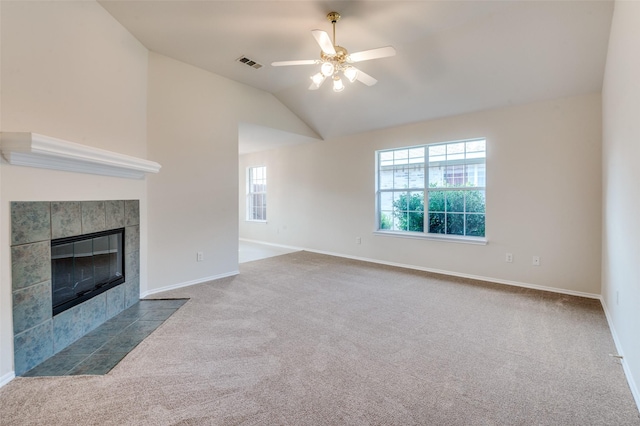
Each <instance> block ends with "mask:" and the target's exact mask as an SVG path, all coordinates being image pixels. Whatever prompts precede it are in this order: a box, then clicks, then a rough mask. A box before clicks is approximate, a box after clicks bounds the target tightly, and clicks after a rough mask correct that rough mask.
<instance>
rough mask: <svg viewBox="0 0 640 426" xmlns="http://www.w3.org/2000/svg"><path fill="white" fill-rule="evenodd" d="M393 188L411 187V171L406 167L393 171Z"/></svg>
mask: <svg viewBox="0 0 640 426" xmlns="http://www.w3.org/2000/svg"><path fill="white" fill-rule="evenodd" d="M393 187H394V188H395V189H400V188H408V187H409V170H408V169H407V168H406V167H396V168H394V170H393Z"/></svg>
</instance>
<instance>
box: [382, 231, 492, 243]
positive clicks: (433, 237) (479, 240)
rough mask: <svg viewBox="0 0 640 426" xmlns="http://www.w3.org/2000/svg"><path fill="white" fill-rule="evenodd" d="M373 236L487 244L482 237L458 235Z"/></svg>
mask: <svg viewBox="0 0 640 426" xmlns="http://www.w3.org/2000/svg"><path fill="white" fill-rule="evenodd" d="M373 234H374V235H381V236H384V237H400V238H412V239H418V240H433V241H444V242H448V243H461V244H475V245H482V246H485V245H487V244H488V243H489V241H488V240H487V239H486V238H483V237H464V236H459V235H441V234H425V233H423V232H401V231H373Z"/></svg>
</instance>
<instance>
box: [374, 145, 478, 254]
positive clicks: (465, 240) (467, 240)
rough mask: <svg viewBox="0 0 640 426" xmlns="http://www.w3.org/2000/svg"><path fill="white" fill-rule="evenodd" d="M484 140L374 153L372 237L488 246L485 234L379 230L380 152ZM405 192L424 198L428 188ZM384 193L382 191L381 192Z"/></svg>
mask: <svg viewBox="0 0 640 426" xmlns="http://www.w3.org/2000/svg"><path fill="white" fill-rule="evenodd" d="M482 139H484V140H485V141H486V139H487V138H486V137H479V138H471V139H460V140H455V141H448V142H434V143H426V144H420V145H412V146H407V147H397V148H388V149H380V150H376V151H375V167H376V188H375V192H376V196H375V212H374V214H375V227H376V229H375V230H374V231H373V235H378V236H383V237H399V238H409V239H418V240H431V241H442V242H450V243H461V244H473V245H487V244H489V239H488V238H487V236H486V234H485V236H484V237H472V236H467V235H452V234H434V233H429V232H426V231H423V232H413V231H396V230H387V229H380V192H381V190H380V189H379V184H380V180H379V176H378V173H379V171H380V164H379V161H380V155H379V154H380V152H382V151H394V150H396V149H405V148H406V149H411V148H417V147H423V146H424V147H428V146H429V145H445V144H450V143H456V142H467V141H473V140H482ZM486 160H487V158H486V148H485V157H484V159H483V161H484V163H485V164H486ZM425 164H426V168H428V163H425ZM427 179H428V175H427V174H426V173H425V181H426V180H427ZM483 188H484V190H485V192H486V190H487V187H486V185H485V186H484V187H483ZM406 190H407V191H412V190H415V191H418V190H422V191H424V192H425V196H426V194H427V193H428V188H426V186H425V188H422V189H418V188H415V189H411V188H407V189H406ZM383 191H384V190H383ZM426 212H427V210H426V209H425V213H426ZM485 217H486V208H485Z"/></svg>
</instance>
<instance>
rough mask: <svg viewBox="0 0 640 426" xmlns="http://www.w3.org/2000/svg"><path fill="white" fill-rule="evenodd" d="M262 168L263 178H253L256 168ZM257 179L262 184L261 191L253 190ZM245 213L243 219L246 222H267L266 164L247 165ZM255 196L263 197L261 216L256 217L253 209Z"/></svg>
mask: <svg viewBox="0 0 640 426" xmlns="http://www.w3.org/2000/svg"><path fill="white" fill-rule="evenodd" d="M258 169H262V173H263V175H264V177H263V178H260V179H256V178H254V173H255V172H256V171H257V170H258ZM257 180H260V181H262V182H263V183H262V185H263V187H264V190H263V191H255V190H254V188H255V185H257V184H259V183H256V181H257ZM246 183H247V185H246V199H245V201H246V214H245V220H246V221H247V222H258V223H266V222H267V166H250V167H247V173H246ZM255 196H261V197H262V199H263V203H262V206H261V207H260V208H261V209H262V218H256V214H255V213H256V211H255V203H254V199H255Z"/></svg>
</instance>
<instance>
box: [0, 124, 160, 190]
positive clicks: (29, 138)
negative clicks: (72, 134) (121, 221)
mask: <svg viewBox="0 0 640 426" xmlns="http://www.w3.org/2000/svg"><path fill="white" fill-rule="evenodd" d="M1 146H2V156H3V157H4V158H5V159H6V160H7V161H8V162H9V164H12V165H17V166H29V167H39V168H43V169H54V170H63V171H67V172H78V173H90V174H97V175H104V176H115V177H123V178H130V179H142V178H144V176H145V173H158V172H159V171H160V167H161V166H160V164H158V163H156V162H154V161H149V160H145V159H142V158H137V157H132V156H129V155H124V154H118V153H116V152H111V151H106V150H104V149H99V148H93V147H90V146H86V145H81V144H78V143H74V142H68V141H65V140H62V139H56V138H52V137H49V136H44V135H40V134H38V133H29V132H20V133H17V132H2V134H1Z"/></svg>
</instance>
